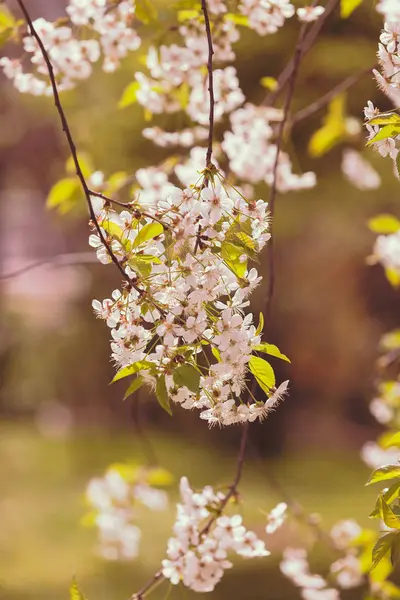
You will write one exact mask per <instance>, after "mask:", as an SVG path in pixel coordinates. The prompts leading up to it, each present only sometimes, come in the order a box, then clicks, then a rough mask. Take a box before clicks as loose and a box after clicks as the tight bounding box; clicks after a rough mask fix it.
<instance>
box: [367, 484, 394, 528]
mask: <svg viewBox="0 0 400 600" xmlns="http://www.w3.org/2000/svg"><path fill="white" fill-rule="evenodd" d="M399 492H400V481H397V482H396V483H393V485H391V486H390V487H389V488H388V489H387V490H386V492H385V493H384V494H383V499H384V501H385V502H386V503H387V504H390V503H391V502H393V500H395V499H396V498H397V497H398V496H399ZM380 510H381V501H380V495H379V496H378V498H377V500H376V504H375V508H374V510H373V511H372V513H371V514H370V515H369V516H370V518H371V519H374V518H376V517H379V516H380V512H379V511H380Z"/></svg>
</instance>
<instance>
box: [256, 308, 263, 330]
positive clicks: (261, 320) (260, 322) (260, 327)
mask: <svg viewBox="0 0 400 600" xmlns="http://www.w3.org/2000/svg"><path fill="white" fill-rule="evenodd" d="M263 329H264V315H263V314H262V312H260V321H259V323H258V327H257V329H256V335H260V333H261V332H262V330H263Z"/></svg>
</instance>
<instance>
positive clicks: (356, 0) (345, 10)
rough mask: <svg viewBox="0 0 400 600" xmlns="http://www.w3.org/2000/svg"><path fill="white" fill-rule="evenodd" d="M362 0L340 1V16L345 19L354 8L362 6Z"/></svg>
mask: <svg viewBox="0 0 400 600" xmlns="http://www.w3.org/2000/svg"><path fill="white" fill-rule="evenodd" d="M362 1H363V0H340V16H341V17H342V19H347V18H348V17H349V16H350V15H351V13H352V12H353V11H355V9H356V8H358V7H359V6H360V4H362Z"/></svg>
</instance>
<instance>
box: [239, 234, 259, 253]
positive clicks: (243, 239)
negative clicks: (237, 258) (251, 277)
mask: <svg viewBox="0 0 400 600" xmlns="http://www.w3.org/2000/svg"><path fill="white" fill-rule="evenodd" d="M235 237H236V238H237V239H238V240H239V242H240V244H241V246H244V248H246V249H248V250H251V251H252V252H255V250H256V244H255V241H254V240H253V239H252V238H251V237H250V236H249V235H247V233H244V232H243V231H239V232H238V233H235Z"/></svg>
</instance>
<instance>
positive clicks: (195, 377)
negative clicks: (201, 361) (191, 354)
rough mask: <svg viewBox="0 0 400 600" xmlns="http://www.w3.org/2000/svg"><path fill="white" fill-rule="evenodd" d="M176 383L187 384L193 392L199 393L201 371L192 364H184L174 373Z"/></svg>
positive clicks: (181, 385)
mask: <svg viewBox="0 0 400 600" xmlns="http://www.w3.org/2000/svg"><path fill="white" fill-rule="evenodd" d="M173 377H174V381H175V383H176V385H179V386H180V387H183V386H186V387H187V388H189V390H190V391H191V392H194V393H195V394H197V393H198V391H199V387H200V373H198V372H197V371H196V369H195V368H194V367H193V366H192V365H182V366H181V367H178V368H177V369H175V371H174V373H173Z"/></svg>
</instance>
